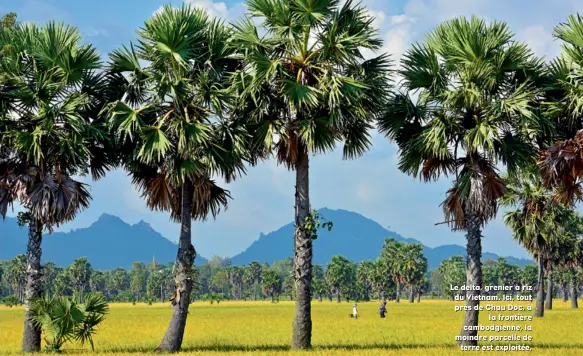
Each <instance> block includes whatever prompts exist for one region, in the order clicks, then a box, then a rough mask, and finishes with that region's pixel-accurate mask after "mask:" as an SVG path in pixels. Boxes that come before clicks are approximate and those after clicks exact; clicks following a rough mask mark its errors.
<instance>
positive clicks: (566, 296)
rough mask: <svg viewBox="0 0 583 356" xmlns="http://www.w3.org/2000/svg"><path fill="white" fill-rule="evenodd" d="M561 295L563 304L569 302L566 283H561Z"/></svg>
mask: <svg viewBox="0 0 583 356" xmlns="http://www.w3.org/2000/svg"><path fill="white" fill-rule="evenodd" d="M561 293H562V294H563V302H566V301H567V300H569V294H568V292H567V283H565V282H561Z"/></svg>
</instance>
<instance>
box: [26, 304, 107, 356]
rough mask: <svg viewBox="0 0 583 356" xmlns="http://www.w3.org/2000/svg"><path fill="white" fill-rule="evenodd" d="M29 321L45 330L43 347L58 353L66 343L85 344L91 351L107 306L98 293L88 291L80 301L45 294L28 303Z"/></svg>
mask: <svg viewBox="0 0 583 356" xmlns="http://www.w3.org/2000/svg"><path fill="white" fill-rule="evenodd" d="M30 310H31V315H32V320H33V322H34V323H35V324H36V325H37V326H38V327H40V328H42V329H43V331H44V332H45V342H46V348H47V350H49V351H52V352H59V351H60V350H61V348H62V346H63V345H64V344H65V343H66V342H71V341H76V342H79V343H80V344H81V345H83V344H85V343H88V344H89V345H90V346H91V349H92V350H94V349H95V347H94V344H93V335H94V334H95V332H96V327H97V325H99V324H100V323H101V322H102V321H103V320H105V316H106V315H107V313H108V310H109V306H108V304H107V303H106V301H105V298H104V297H103V296H102V295H100V294H88V295H86V296H85V301H84V303H83V304H78V303H76V302H75V301H74V300H71V299H70V298H67V297H50V296H45V297H43V298H38V299H36V300H34V301H33V303H32V305H31V309H30Z"/></svg>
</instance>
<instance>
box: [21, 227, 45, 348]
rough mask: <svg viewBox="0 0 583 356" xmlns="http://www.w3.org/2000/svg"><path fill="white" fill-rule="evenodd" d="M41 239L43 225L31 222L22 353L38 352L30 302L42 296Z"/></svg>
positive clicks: (38, 338)
mask: <svg viewBox="0 0 583 356" xmlns="http://www.w3.org/2000/svg"><path fill="white" fill-rule="evenodd" d="M42 237H43V225H42V223H41V222H40V221H38V220H34V221H31V222H30V223H29V225H28V248H27V250H26V259H27V267H26V300H25V308H26V315H25V317H24V335H23V337H22V351H23V352H39V351H40V345H41V329H40V328H38V327H37V326H35V325H34V323H33V322H32V320H31V315H30V304H31V300H32V299H34V298H38V297H40V296H41V294H42V290H41V287H42V285H41V280H42V267H41V264H40V260H41V255H42V249H41V242H42Z"/></svg>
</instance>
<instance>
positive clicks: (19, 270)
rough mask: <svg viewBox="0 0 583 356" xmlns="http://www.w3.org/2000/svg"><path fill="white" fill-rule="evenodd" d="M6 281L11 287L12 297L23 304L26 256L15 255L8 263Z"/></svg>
mask: <svg viewBox="0 0 583 356" xmlns="http://www.w3.org/2000/svg"><path fill="white" fill-rule="evenodd" d="M6 280H7V281H8V283H10V285H11V286H12V291H13V292H14V296H16V297H17V298H18V300H19V301H20V303H23V302H24V284H25V283H26V256H25V255H16V256H14V258H13V259H11V260H10V261H8V265H7V270H6Z"/></svg>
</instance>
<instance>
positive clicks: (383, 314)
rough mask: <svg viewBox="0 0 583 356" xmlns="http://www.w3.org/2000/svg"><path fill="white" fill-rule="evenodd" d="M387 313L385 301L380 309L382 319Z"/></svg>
mask: <svg viewBox="0 0 583 356" xmlns="http://www.w3.org/2000/svg"><path fill="white" fill-rule="evenodd" d="M386 312H387V301H386V300H385V301H383V304H381V307H380V309H379V314H380V316H381V318H384V317H385V314H386Z"/></svg>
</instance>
